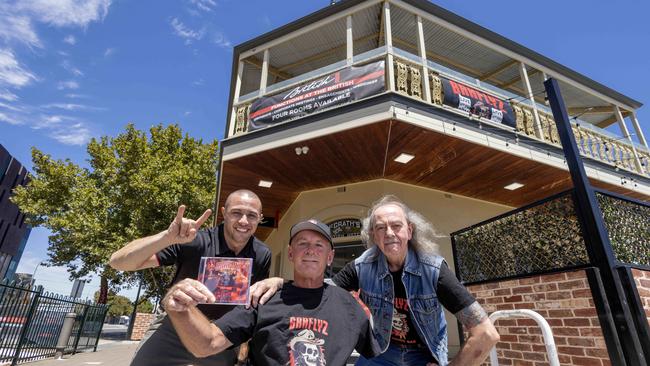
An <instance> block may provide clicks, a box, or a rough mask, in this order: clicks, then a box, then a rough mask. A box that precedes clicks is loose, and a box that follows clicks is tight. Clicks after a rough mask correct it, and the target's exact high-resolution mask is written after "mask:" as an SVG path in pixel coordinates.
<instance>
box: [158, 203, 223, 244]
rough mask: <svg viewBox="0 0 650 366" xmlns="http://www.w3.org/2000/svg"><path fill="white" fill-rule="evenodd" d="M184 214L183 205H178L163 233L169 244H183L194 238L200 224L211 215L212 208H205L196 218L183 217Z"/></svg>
mask: <svg viewBox="0 0 650 366" xmlns="http://www.w3.org/2000/svg"><path fill="white" fill-rule="evenodd" d="M184 214H185V205H180V206H178V211H177V212H176V217H175V218H174V221H172V223H171V224H169V228H168V229H167V232H166V234H165V241H166V242H167V243H169V244H184V243H189V242H191V241H192V240H194V238H196V233H197V232H198V230H199V228H201V225H203V223H204V222H205V221H206V220H207V219H208V218H209V217H210V215H212V210H211V209H207V210H205V212H204V213H203V215H201V217H199V218H198V219H196V220H191V219H187V218H185V217H183V215H184Z"/></svg>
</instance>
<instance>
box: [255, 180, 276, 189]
mask: <svg viewBox="0 0 650 366" xmlns="http://www.w3.org/2000/svg"><path fill="white" fill-rule="evenodd" d="M258 185H259V186H260V187H264V188H271V186H272V185H273V182H271V181H270V180H260V182H259V183H258Z"/></svg>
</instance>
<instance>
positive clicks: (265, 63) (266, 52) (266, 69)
mask: <svg viewBox="0 0 650 366" xmlns="http://www.w3.org/2000/svg"><path fill="white" fill-rule="evenodd" d="M268 78H269V49H268V48H267V49H265V50H264V61H262V75H261V77H260V93H259V95H260V96H262V95H264V94H265V93H266V82H267V80H268Z"/></svg>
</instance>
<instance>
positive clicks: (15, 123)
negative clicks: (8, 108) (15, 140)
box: [0, 112, 22, 125]
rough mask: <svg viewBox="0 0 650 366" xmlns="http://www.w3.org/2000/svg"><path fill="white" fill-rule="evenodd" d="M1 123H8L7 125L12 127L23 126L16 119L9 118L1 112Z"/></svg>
mask: <svg viewBox="0 0 650 366" xmlns="http://www.w3.org/2000/svg"><path fill="white" fill-rule="evenodd" d="M0 122H6V123H8V124H10V125H20V124H22V123H21V122H20V121H19V120H17V119H16V118H15V117H13V116H9V115H7V114H4V113H2V112H0Z"/></svg>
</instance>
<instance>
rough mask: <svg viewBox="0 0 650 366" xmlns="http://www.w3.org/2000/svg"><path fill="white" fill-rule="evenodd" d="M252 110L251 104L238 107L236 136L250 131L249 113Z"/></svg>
mask: <svg viewBox="0 0 650 366" xmlns="http://www.w3.org/2000/svg"><path fill="white" fill-rule="evenodd" d="M250 108H251V105H250V104H245V105H242V106H239V107H237V114H236V116H235V135H239V134H242V133H246V132H247V131H248V113H249V112H250Z"/></svg>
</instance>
